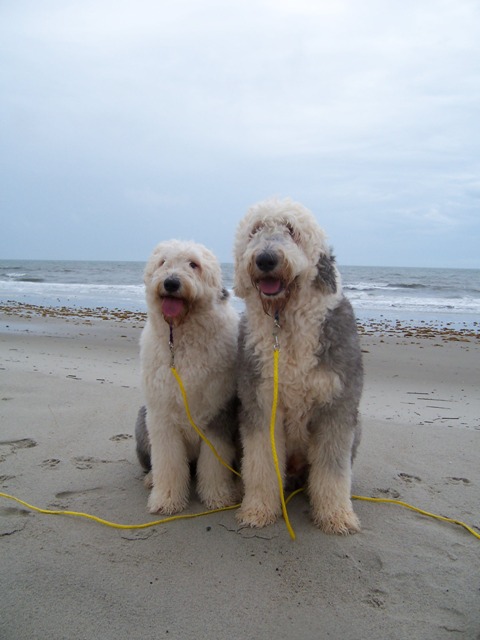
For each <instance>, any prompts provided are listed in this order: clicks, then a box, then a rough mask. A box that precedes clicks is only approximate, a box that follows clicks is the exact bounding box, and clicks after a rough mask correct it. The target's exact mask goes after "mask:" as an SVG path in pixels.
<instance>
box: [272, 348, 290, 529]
mask: <svg viewBox="0 0 480 640" xmlns="http://www.w3.org/2000/svg"><path fill="white" fill-rule="evenodd" d="M279 355H280V351H279V350H278V348H275V350H274V352H273V402H272V413H271V417H270V444H271V447H272V456H273V464H274V466H275V473H276V476H277V481H278V489H279V492H280V502H281V504H282V513H283V519H284V520H285V524H286V526H287V529H288V533H289V534H290V537H291V538H292V540H295V532H294V530H293V529H292V525H291V524H290V519H289V517H288V512H287V504H286V502H285V494H284V492H283V482H282V474H281V472H280V465H279V463H278V455H277V446H276V444H275V420H276V417H277V405H278V358H279Z"/></svg>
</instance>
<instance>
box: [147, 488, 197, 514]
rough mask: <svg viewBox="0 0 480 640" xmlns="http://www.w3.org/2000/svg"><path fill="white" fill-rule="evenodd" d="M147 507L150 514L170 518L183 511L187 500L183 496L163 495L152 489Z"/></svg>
mask: <svg viewBox="0 0 480 640" xmlns="http://www.w3.org/2000/svg"><path fill="white" fill-rule="evenodd" d="M147 506H148V510H149V512H150V513H161V514H163V515H166V516H170V515H173V514H174V513H179V512H180V511H183V510H184V509H185V507H186V506H187V500H186V499H185V498H184V497H183V496H178V495H175V496H174V495H172V494H169V495H165V494H164V493H163V492H161V491H155V489H152V491H151V493H150V496H149V498H148V505H147Z"/></svg>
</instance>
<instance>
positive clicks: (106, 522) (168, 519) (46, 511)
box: [0, 488, 480, 540]
mask: <svg viewBox="0 0 480 640" xmlns="http://www.w3.org/2000/svg"><path fill="white" fill-rule="evenodd" d="M302 491H304V489H303V488H301V489H297V490H296V491H294V492H293V493H291V494H290V495H289V496H288V498H287V500H286V501H285V503H286V504H288V503H289V502H290V501H291V500H292V499H293V498H294V497H295V496H297V495H298V494H299V493H301V492H302ZM0 498H5V499H6V500H13V501H14V502H17V503H18V504H21V505H22V506H24V507H26V508H27V509H30V510H31V511H36V512H37V513H42V514H45V515H50V516H74V517H77V518H86V519H87V520H93V521H94V522H97V523H98V524H102V525H105V526H106V527H111V528H112V529H148V528H149V527H155V526H157V525H160V524H166V523H167V522H173V521H174V520H191V519H193V518H200V517H201V516H208V515H210V514H212V513H220V512H221V511H231V510H233V509H238V508H239V507H240V504H234V505H232V506H230V507H222V508H221V509H212V510H211V511H202V512H200V513H189V514H180V515H176V516H169V517H166V518H162V519H161V520H154V521H153V522H145V523H144V524H118V523H116V522H110V521H109V520H104V519H103V518H98V517H97V516H94V515H91V514H89V513H82V512H81V511H59V510H55V511H54V510H52V509H41V508H40V507H36V506H34V505H33V504H29V503H28V502H25V501H24V500H20V498H17V497H15V496H12V495H10V494H8V493H3V492H1V491H0ZM352 499H353V500H365V501H367V502H385V503H390V504H395V505H397V506H401V507H405V508H406V509H411V510H412V511H415V512H417V513H419V514H421V515H423V516H427V517H429V518H435V519H436V520H441V521H443V522H450V523H451V524H456V525H459V526H460V527H463V528H464V529H465V530H466V531H468V533H470V534H471V535H472V536H474V537H475V538H477V540H480V534H479V533H477V532H476V531H475V530H474V529H473V528H472V527H469V526H468V525H467V524H465V522H461V521H460V520H456V519H454V518H446V517H445V516H439V515H436V514H434V513H430V512H429V511H424V510H423V509H419V508H418V507H414V506H413V505H411V504H408V503H407V502H402V501H401V500H390V499H388V498H369V497H366V496H355V495H352Z"/></svg>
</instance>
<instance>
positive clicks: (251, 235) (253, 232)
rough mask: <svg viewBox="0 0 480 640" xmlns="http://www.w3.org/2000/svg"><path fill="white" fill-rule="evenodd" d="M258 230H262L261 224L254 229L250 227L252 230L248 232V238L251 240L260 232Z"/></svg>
mask: <svg viewBox="0 0 480 640" xmlns="http://www.w3.org/2000/svg"><path fill="white" fill-rule="evenodd" d="M260 229H263V224H261V223H259V224H256V225H255V226H254V227H252V230H251V231H250V238H253V236H254V235H255V234H256V233H257V231H260Z"/></svg>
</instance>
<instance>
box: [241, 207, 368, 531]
mask: <svg viewBox="0 0 480 640" xmlns="http://www.w3.org/2000/svg"><path fill="white" fill-rule="evenodd" d="M234 288H235V292H236V294H237V295H238V296H239V297H241V298H243V299H244V300H245V304H246V313H245V315H244V317H243V318H242V321H241V325H240V336H239V381H238V385H239V396H240V400H241V403H242V409H241V417H240V433H241V438H242V444H243V461H242V478H243V483H244V487H245V496H244V499H243V503H242V506H241V509H240V511H239V512H238V518H239V520H240V521H241V522H242V523H243V524H246V525H250V526H255V527H262V526H264V525H267V524H269V523H272V522H274V521H275V519H276V518H277V517H278V515H279V514H280V512H281V508H280V499H279V489H278V484H277V480H276V475H275V471H274V466H273V462H272V453H271V447H270V440H269V423H270V412H271V406H272V393H273V391H272V390H273V338H272V332H273V329H274V320H273V318H274V317H275V315H276V314H278V320H279V324H280V328H279V330H278V339H279V344H280V365H279V409H278V414H277V423H276V428H275V433H276V444H277V450H278V457H279V461H280V466H281V471H282V475H283V477H284V478H285V477H286V476H287V474H288V473H293V474H297V475H298V474H300V472H306V473H307V474H308V483H307V488H308V494H309V499H310V504H311V512H312V517H313V520H314V522H315V523H316V524H317V525H318V526H319V527H320V528H321V529H323V530H324V531H325V532H328V533H342V534H343V533H348V532H354V531H357V530H358V529H359V521H358V519H357V517H356V515H355V513H354V512H353V508H352V503H351V496H350V490H351V466H352V460H353V457H354V455H355V451H356V447H357V445H358V442H359V439H360V426H359V423H358V404H359V401H360V396H361V390H362V381H363V369H362V360H361V350H360V346H359V340H358V335H357V330H356V322H355V318H354V315H353V311H352V308H351V305H350V303H349V302H348V301H347V299H346V298H345V297H344V295H343V293H342V287H341V281H340V275H339V273H338V270H337V268H336V266H335V262H334V258H333V256H332V255H331V253H330V249H329V247H328V245H327V243H326V238H325V235H324V233H323V231H322V229H321V228H320V227H319V225H318V224H317V222H316V220H315V218H314V217H313V215H312V214H311V213H310V212H309V211H307V210H306V209H305V208H304V207H303V206H301V205H300V204H297V203H294V202H292V201H290V200H283V201H279V200H274V199H272V200H267V201H265V202H261V203H259V204H257V205H255V206H253V207H252V208H251V209H250V210H249V211H248V212H247V215H246V216H245V218H244V219H243V220H242V221H241V222H240V224H239V226H238V230H237V234H236V241H235V283H234Z"/></svg>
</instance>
